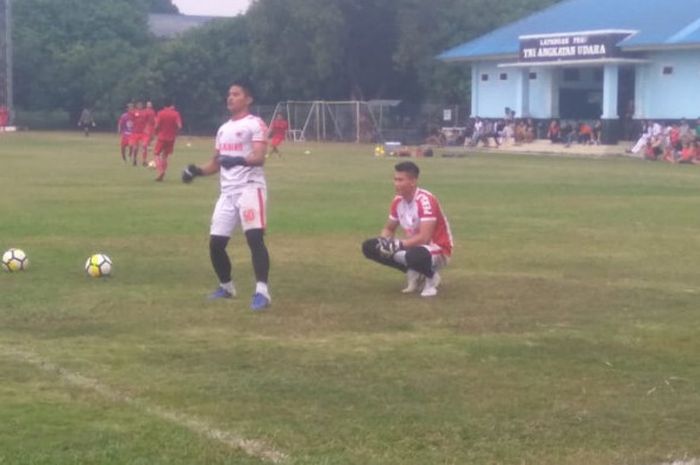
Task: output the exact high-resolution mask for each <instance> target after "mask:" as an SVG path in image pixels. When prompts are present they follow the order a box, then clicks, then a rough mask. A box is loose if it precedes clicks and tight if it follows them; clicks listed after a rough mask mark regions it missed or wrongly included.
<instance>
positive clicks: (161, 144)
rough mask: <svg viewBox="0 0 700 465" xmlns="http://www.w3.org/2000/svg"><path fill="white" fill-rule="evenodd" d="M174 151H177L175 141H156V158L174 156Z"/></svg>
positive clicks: (154, 152)
mask: <svg viewBox="0 0 700 465" xmlns="http://www.w3.org/2000/svg"><path fill="white" fill-rule="evenodd" d="M173 149H175V141H174V140H162V139H158V140H157V141H156V146H155V148H154V149H153V154H154V155H155V156H159V155H162V156H165V157H167V156H168V155H172V153H173Z"/></svg>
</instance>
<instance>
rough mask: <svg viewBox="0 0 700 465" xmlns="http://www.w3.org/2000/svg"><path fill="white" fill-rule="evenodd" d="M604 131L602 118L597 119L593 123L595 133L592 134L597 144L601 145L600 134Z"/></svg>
mask: <svg viewBox="0 0 700 465" xmlns="http://www.w3.org/2000/svg"><path fill="white" fill-rule="evenodd" d="M602 132H603V123H602V121H600V120H596V122H595V123H593V134H592V139H591V141H592V142H593V143H594V144H595V145H600V135H601V134H602Z"/></svg>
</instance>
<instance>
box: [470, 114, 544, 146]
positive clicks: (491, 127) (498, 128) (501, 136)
mask: <svg viewBox="0 0 700 465" xmlns="http://www.w3.org/2000/svg"><path fill="white" fill-rule="evenodd" d="M536 138H537V126H536V124H535V122H534V121H533V120H532V119H530V118H527V119H515V118H506V119H488V118H473V119H471V120H469V123H468V125H467V129H466V133H465V138H464V145H465V146H467V147H476V146H478V145H479V144H480V143H481V144H483V146H484V147H490V146H491V142H493V146H495V147H500V146H501V145H503V144H509V143H513V144H515V145H519V144H523V143H527V142H532V141H534V140H535V139H536Z"/></svg>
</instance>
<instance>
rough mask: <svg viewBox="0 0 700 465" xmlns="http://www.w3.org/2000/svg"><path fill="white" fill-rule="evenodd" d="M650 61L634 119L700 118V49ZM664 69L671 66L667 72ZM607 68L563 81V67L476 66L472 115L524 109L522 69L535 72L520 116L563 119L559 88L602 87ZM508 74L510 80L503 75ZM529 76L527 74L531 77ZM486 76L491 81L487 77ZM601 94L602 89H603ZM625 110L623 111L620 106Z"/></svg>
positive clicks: (638, 85) (639, 80) (584, 70)
mask: <svg viewBox="0 0 700 465" xmlns="http://www.w3.org/2000/svg"><path fill="white" fill-rule="evenodd" d="M643 58H645V59H648V60H650V62H649V63H644V64H638V65H635V110H636V111H635V119H680V118H688V119H695V118H697V117H698V116H700V50H677V51H660V52H651V53H647V54H646V55H645V56H644V57H643ZM664 67H670V68H672V73H671V74H663V69H664ZM602 68H603V67H602V66H595V67H579V68H578V69H579V72H580V76H581V80H580V81H578V82H566V81H564V80H563V78H562V75H563V68H557V67H540V68H532V69H529V70H527V69H525V70H523V69H521V68H499V67H498V63H497V62H478V63H473V64H472V93H471V95H472V116H480V117H485V118H501V117H503V115H504V112H503V109H504V108H505V107H510V108H513V109H518V108H521V105H520V104H519V102H518V98H519V96H520V95H523V92H522V89H521V88H519V82H520V81H519V78H518V74H519V73H527V74H529V73H530V72H533V73H536V77H535V78H534V79H530V78H527V82H528V85H529V90H528V92H527V93H526V95H527V100H528V103H527V105H525V108H526V110H527V112H528V114H525V115H523V114H517V115H516V117H522V116H529V117H533V118H553V117H558V116H559V114H558V109H559V102H558V99H559V90H558V89H559V88H560V87H561V88H587V89H596V88H600V89H602V82H601V81H600V76H601V73H602ZM501 74H504V75H505V77H506V79H501ZM527 74H526V76H527ZM483 75H487V76H488V80H486V81H484V80H482V76H483ZM601 95H602V92H601ZM618 110H619V111H622V110H623V109H618Z"/></svg>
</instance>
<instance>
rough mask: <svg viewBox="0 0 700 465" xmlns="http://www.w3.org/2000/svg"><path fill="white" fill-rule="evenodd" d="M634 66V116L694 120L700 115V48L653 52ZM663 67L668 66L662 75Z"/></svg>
mask: <svg viewBox="0 0 700 465" xmlns="http://www.w3.org/2000/svg"><path fill="white" fill-rule="evenodd" d="M647 58H648V59H649V60H650V61H651V62H650V63H648V64H644V65H639V66H637V73H636V95H635V100H636V105H635V118H649V119H679V118H689V119H691V118H692V119H695V118H697V117H698V116H699V115H700V50H677V51H666V52H653V53H649V54H648V55H647ZM664 68H671V73H670V74H664Z"/></svg>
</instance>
